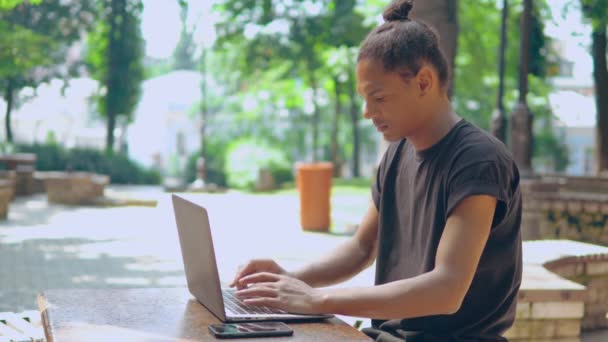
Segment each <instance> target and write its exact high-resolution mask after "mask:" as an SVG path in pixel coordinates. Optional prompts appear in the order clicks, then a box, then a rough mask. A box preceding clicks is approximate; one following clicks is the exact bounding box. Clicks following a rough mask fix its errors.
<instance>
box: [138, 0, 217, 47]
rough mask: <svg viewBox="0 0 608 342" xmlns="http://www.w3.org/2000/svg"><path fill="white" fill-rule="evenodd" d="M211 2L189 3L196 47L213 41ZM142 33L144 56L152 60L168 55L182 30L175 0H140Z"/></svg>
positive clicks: (189, 22)
mask: <svg viewBox="0 0 608 342" xmlns="http://www.w3.org/2000/svg"><path fill="white" fill-rule="evenodd" d="M212 2H213V0H188V3H189V18H188V26H189V27H190V28H192V27H193V26H194V25H196V31H195V35H194V40H195V42H196V43H198V44H197V45H201V44H202V43H204V44H205V45H206V46H209V45H211V44H212V42H213V40H214V39H215V33H214V29H213V23H214V22H215V20H216V19H215V18H216V17H215V16H214V15H213V13H211V5H212ZM143 3H144V11H143V13H142V33H143V37H144V39H145V40H146V55H147V56H149V57H154V58H166V57H169V56H171V54H172V53H173V49H175V45H176V44H177V41H178V40H179V34H180V31H181V22H180V16H179V15H180V7H179V5H178V2H177V0H143Z"/></svg>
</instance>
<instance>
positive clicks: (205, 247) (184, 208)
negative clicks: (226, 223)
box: [172, 195, 226, 321]
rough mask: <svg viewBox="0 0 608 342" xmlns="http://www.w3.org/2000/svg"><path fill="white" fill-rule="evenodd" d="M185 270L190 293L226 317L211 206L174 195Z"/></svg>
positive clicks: (221, 318) (217, 313)
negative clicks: (214, 243)
mask: <svg viewBox="0 0 608 342" xmlns="http://www.w3.org/2000/svg"><path fill="white" fill-rule="evenodd" d="M172 199H173V210H174V212H175V222H176V223H177V232H178V235H179V243H180V245H181V249H182V257H183V259H184V270H185V271H186V280H187V282H188V289H189V290H190V293H191V294H192V295H193V296H194V297H195V298H196V299H197V300H198V301H199V302H201V304H203V305H204V306H205V307H206V308H207V309H209V311H211V312H212V313H213V314H214V315H215V316H217V317H218V318H219V319H220V320H222V321H225V320H226V313H225V311H224V300H223V298H222V289H221V285H220V277H219V274H218V270H217V263H216V261H215V251H214V249H213V241H212V239H211V229H210V227H209V216H208V215H207V210H205V208H203V207H201V206H200V205H197V204H194V203H192V202H190V201H188V200H186V199H184V198H182V197H179V196H177V195H172Z"/></svg>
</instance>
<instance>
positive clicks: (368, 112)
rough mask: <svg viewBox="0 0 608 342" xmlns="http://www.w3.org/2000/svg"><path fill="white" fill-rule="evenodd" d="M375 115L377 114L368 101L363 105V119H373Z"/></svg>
mask: <svg viewBox="0 0 608 342" xmlns="http://www.w3.org/2000/svg"><path fill="white" fill-rule="evenodd" d="M375 114H376V113H375V111H374V108H373V107H372V106H370V105H369V103H368V102H367V101H366V102H365V103H364V104H363V117H364V118H365V119H371V118H373V117H374V115H375Z"/></svg>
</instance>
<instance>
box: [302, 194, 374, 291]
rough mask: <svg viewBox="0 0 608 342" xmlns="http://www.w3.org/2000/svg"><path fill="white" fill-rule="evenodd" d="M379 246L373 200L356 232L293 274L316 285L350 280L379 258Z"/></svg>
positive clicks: (311, 284) (313, 285) (327, 284)
mask: <svg viewBox="0 0 608 342" xmlns="http://www.w3.org/2000/svg"><path fill="white" fill-rule="evenodd" d="M377 246H378V210H377V209H376V206H375V204H374V203H373V202H372V203H371V204H370V206H369V209H368V210H367V213H366V214H365V216H364V217H363V220H362V221H361V224H360V225H359V228H358V229H357V232H356V233H355V235H354V236H353V237H352V238H350V239H349V240H347V241H346V242H344V243H343V244H342V245H340V246H338V247H337V248H336V249H335V250H334V251H332V252H331V253H330V254H329V255H327V256H326V257H324V258H323V259H321V260H318V261H316V262H314V263H311V264H309V265H307V266H305V267H304V268H302V269H301V270H298V271H296V272H292V273H291V275H292V276H294V277H295V278H298V279H300V280H302V281H303V282H305V283H307V284H308V285H310V286H312V287H321V286H329V285H333V284H337V283H340V282H343V281H346V280H348V279H350V278H352V277H353V276H355V275H357V274H358V273H359V272H361V271H363V270H364V269H366V268H367V267H369V266H370V265H371V264H372V263H373V262H374V260H376V254H377Z"/></svg>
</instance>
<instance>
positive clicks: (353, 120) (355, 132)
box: [348, 63, 361, 178]
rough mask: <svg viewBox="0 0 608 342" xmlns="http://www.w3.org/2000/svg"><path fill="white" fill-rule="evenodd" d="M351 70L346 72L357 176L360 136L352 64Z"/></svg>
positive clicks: (354, 175)
mask: <svg viewBox="0 0 608 342" xmlns="http://www.w3.org/2000/svg"><path fill="white" fill-rule="evenodd" d="M352 64H354V63H352ZM351 70H352V71H351V72H349V73H348V97H349V99H350V120H351V124H352V130H353V177H355V178H357V177H360V176H361V172H360V168H359V164H360V162H359V155H360V154H361V152H360V151H359V150H360V144H361V141H360V139H361V138H360V137H359V105H358V104H357V94H356V92H355V89H356V87H357V85H356V83H355V75H354V74H353V73H354V66H353V67H352V68H351Z"/></svg>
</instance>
